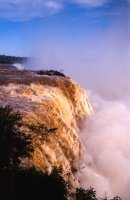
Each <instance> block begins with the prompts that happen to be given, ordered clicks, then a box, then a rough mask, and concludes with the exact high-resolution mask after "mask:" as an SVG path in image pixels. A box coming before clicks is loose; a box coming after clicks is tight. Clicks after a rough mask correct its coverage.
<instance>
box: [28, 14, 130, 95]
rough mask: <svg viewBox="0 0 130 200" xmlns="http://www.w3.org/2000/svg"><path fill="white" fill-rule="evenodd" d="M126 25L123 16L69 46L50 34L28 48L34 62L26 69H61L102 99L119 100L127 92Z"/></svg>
mask: <svg viewBox="0 0 130 200" xmlns="http://www.w3.org/2000/svg"><path fill="white" fill-rule="evenodd" d="M126 13H127V11H126ZM129 25H130V24H129V19H128V15H127V14H124V13H123V14H122V15H121V16H120V17H119V19H118V20H116V21H115V22H113V24H112V25H110V26H109V28H107V29H105V28H104V31H98V30H95V29H94V30H93V31H92V32H91V33H90V34H88V35H86V36H84V37H83V38H80V39H79V40H77V41H75V42H72V43H71V44H69V43H65V42H64V40H61V39H60V38H57V37H56V36H52V35H50V37H49V39H48V40H46V41H44V40H43V39H41V38H40V39H38V40H37V42H36V44H35V45H34V48H33V49H32V52H31V56H32V57H35V59H33V61H32V62H31V61H29V62H30V63H31V64H30V66H31V68H32V67H33V69H56V70H63V71H64V73H65V74H66V75H68V76H70V77H72V78H74V79H75V80H77V81H78V82H79V83H80V84H81V85H82V86H83V87H84V88H85V89H90V90H92V91H94V92H95V93H98V94H99V95H101V96H102V97H103V98H106V99H118V98H122V96H124V95H127V94H128V91H129V89H130V80H129V76H130V67H129V66H130V33H129ZM95 33H96V34H95Z"/></svg>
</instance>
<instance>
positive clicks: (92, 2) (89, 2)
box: [73, 0, 111, 7]
mask: <svg viewBox="0 0 130 200" xmlns="http://www.w3.org/2000/svg"><path fill="white" fill-rule="evenodd" d="M110 1H111V0H74V1H73V2H75V3H78V4H83V5H86V6H94V7H95V6H101V5H104V4H105V3H108V2H110Z"/></svg>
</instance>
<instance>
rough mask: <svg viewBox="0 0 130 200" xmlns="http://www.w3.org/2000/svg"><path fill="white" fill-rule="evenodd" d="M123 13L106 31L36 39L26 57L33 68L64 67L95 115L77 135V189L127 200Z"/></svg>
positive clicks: (128, 121) (129, 166)
mask: <svg viewBox="0 0 130 200" xmlns="http://www.w3.org/2000/svg"><path fill="white" fill-rule="evenodd" d="M126 11H127V10H126ZM127 12H128V11H127ZM127 12H126V14H123V15H121V16H120V18H119V19H118V20H117V21H115V22H114V23H113V24H112V25H111V26H109V28H107V29H105V28H104V31H102V32H100V31H97V30H96V31H95V30H93V31H92V33H91V34H90V35H87V36H84V37H83V38H82V39H80V40H78V41H76V42H74V43H73V44H72V43H71V44H70V45H69V44H65V43H64V42H63V41H62V40H60V39H59V38H56V37H53V36H52V37H50V39H49V40H47V41H43V40H41V39H40V40H38V41H37V44H35V45H34V50H32V52H31V53H32V54H31V55H32V56H33V55H35V59H33V62H31V60H30V61H29V62H30V66H31V68H32V66H34V69H55V70H63V71H64V73H65V74H66V75H68V76H70V77H72V78H74V79H75V80H77V81H78V82H79V83H80V84H81V85H82V86H83V87H84V88H85V89H86V90H87V94H89V100H90V103H91V104H92V107H93V110H94V114H93V116H91V117H89V119H88V118H87V119H86V120H85V122H84V124H83V125H82V130H81V132H80V133H79V136H80V139H81V141H82V143H83V146H84V153H83V156H82V158H81V160H80V161H79V163H78V164H77V168H78V173H77V174H76V177H77V179H78V180H79V182H80V186H81V187H83V188H85V189H87V188H89V187H90V186H91V187H94V188H95V189H96V191H97V194H98V196H100V197H104V196H105V194H106V195H107V196H108V197H113V196H116V195H119V196H120V197H123V198H124V199H125V200H129V199H130V190H129V188H130V173H129V171H130V94H129V91H130V79H129V77H130V32H129V28H130V24H129V16H128V13H127ZM95 32H96V35H95ZM35 66H40V67H35Z"/></svg>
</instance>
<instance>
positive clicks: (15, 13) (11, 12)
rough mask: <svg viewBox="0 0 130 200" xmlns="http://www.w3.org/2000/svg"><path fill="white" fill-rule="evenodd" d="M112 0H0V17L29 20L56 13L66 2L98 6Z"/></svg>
mask: <svg viewBox="0 0 130 200" xmlns="http://www.w3.org/2000/svg"><path fill="white" fill-rule="evenodd" d="M111 1H115V0H69V1H68V0H0V19H2V18H3V19H10V20H28V19H31V18H36V17H44V16H47V15H51V14H54V13H56V12H58V11H60V10H61V9H62V8H63V7H64V5H66V4H77V5H82V6H85V7H97V6H102V5H104V4H107V3H110V2H111ZM124 1H127V0H124Z"/></svg>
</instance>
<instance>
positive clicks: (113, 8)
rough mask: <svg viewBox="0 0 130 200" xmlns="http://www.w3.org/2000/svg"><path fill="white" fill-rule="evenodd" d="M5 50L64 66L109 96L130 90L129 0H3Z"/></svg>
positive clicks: (40, 64)
mask: <svg viewBox="0 0 130 200" xmlns="http://www.w3.org/2000/svg"><path fill="white" fill-rule="evenodd" d="M0 54H6V55H19V56H29V57H33V58H34V59H33V60H32V59H31V60H29V62H28V63H27V66H26V68H29V69H56V70H63V71H64V73H65V74H66V75H69V76H71V77H72V78H74V79H75V80H77V81H78V82H79V83H81V84H82V85H83V86H84V87H85V88H87V89H90V90H93V91H94V92H96V93H98V94H100V95H102V96H103V97H104V98H109V99H110V97H111V98H121V97H122V96H123V95H124V94H128V91H130V79H129V77H130V1H129V0H1V1H0Z"/></svg>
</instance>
